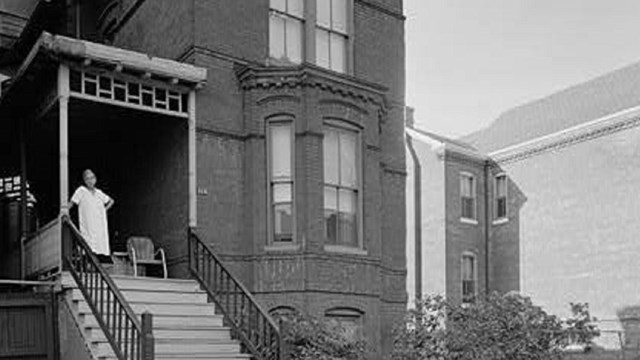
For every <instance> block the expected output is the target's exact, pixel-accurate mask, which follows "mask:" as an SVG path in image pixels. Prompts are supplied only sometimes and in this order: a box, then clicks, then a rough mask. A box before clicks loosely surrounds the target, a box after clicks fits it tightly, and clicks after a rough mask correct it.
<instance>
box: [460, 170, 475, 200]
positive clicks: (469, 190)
mask: <svg viewBox="0 0 640 360" xmlns="http://www.w3.org/2000/svg"><path fill="white" fill-rule="evenodd" d="M460 195H461V196H466V197H473V178H472V177H470V176H468V175H462V176H460Z"/></svg>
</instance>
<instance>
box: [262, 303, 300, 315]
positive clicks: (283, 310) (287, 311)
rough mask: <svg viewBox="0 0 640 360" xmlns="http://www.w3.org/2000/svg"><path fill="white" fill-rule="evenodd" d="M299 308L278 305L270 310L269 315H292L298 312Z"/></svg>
mask: <svg viewBox="0 0 640 360" xmlns="http://www.w3.org/2000/svg"><path fill="white" fill-rule="evenodd" d="M298 313H299V312H298V310H296V308H294V307H292V306H287V305H278V306H276V307H273V308H271V310H269V315H271V316H273V317H282V316H291V315H296V314H298Z"/></svg>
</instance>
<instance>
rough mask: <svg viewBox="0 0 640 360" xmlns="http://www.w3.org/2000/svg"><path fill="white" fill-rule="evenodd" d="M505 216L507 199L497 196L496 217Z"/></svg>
mask: <svg viewBox="0 0 640 360" xmlns="http://www.w3.org/2000/svg"><path fill="white" fill-rule="evenodd" d="M506 216H507V199H506V198H504V197H501V198H498V203H497V214H496V217H497V218H503V217H506Z"/></svg>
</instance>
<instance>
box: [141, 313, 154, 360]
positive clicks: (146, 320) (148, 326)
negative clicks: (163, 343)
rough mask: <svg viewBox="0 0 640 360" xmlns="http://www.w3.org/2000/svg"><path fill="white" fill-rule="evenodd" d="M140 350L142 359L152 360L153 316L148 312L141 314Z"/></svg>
mask: <svg viewBox="0 0 640 360" xmlns="http://www.w3.org/2000/svg"><path fill="white" fill-rule="evenodd" d="M140 336H141V342H140V343H141V345H140V346H141V348H142V359H144V360H153V358H154V350H155V349H154V346H155V345H154V342H155V341H154V338H153V315H151V314H150V313H148V312H146V311H145V312H144V313H142V334H141V335H140Z"/></svg>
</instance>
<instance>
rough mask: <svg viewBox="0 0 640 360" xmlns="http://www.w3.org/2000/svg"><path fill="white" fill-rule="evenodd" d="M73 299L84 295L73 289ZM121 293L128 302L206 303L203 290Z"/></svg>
mask: <svg viewBox="0 0 640 360" xmlns="http://www.w3.org/2000/svg"><path fill="white" fill-rule="evenodd" d="M72 295H73V299H74V300H83V299H84V296H83V295H82V292H81V291H80V289H73V290H72ZM122 295H124V298H125V299H126V300H127V301H128V302H155V303H172V304H196V303H199V304H206V303H207V294H206V293H205V292H197V293H196V292H190V293H189V292H176V291H146V290H124V291H122Z"/></svg>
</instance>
